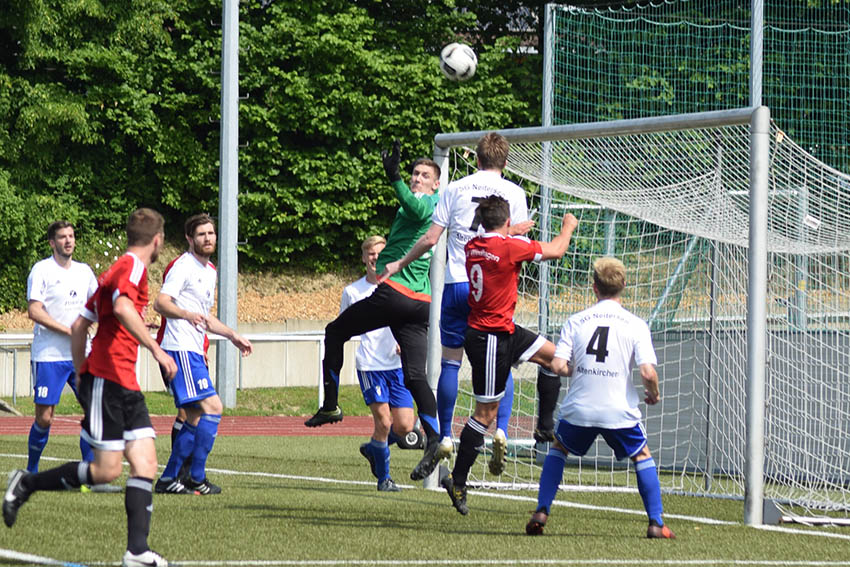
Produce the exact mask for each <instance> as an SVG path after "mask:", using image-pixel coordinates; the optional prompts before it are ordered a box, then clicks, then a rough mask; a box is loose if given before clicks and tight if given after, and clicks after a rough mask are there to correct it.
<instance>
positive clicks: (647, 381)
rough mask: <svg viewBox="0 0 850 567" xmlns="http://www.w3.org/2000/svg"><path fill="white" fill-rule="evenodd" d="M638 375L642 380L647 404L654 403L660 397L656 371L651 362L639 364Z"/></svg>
mask: <svg viewBox="0 0 850 567" xmlns="http://www.w3.org/2000/svg"><path fill="white" fill-rule="evenodd" d="M640 377H641V380H643V388H644V396H645V397H644V399H643V401H645V402H646V403H648V404H649V405H655V404H657V403H658V400H660V399H661V393H660V392H659V391H658V373H657V372H656V371H655V366H654V365H652V364H641V365H640Z"/></svg>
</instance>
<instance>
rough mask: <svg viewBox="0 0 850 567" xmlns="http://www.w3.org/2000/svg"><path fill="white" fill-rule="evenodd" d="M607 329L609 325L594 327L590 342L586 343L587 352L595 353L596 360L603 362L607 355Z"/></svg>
mask: <svg viewBox="0 0 850 567" xmlns="http://www.w3.org/2000/svg"><path fill="white" fill-rule="evenodd" d="M608 329H609V327H596V330H595V331H593V336H591V337H590V342H589V343H587V349H586V350H585V352H586V353H587V354H594V355H596V362H605V358H606V357H607V356H608V348H607V347H608Z"/></svg>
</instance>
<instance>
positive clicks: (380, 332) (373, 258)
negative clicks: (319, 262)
mask: <svg viewBox="0 0 850 567" xmlns="http://www.w3.org/2000/svg"><path fill="white" fill-rule="evenodd" d="M386 245H387V241H386V240H385V239H384V237H383V236H370V237H369V238H367V239H366V240H364V241H363V244H362V245H361V246H360V248H361V250H362V252H363V256H362V259H363V263H364V264H365V265H366V275H365V276H363V277H362V278H360V279H359V280H357V281H356V282H354V283H352V284H349V285H348V286H346V287H345V289H343V290H342V302H341V304H340V306H339V312H340V313H342V312H343V311H345V310H346V309H347V308H348V307H349V306H350V305H352V304H354V303H357V302H358V301H360V300H361V299H365V298H366V297H369V296H370V295H372V292H373V291H375V289H376V288H377V287H378V280H377V276H378V274H377V272H376V271H375V265H376V263H377V261H378V255H379V254H380V253H381V250H383V249H384V247H385V246H386ZM356 361H357V362H356V365H357V379H358V380H359V382H360V390H361V391H362V392H363V400H364V401H365V402H366V405H368V406H369V409H370V410H371V411H372V419H373V421H374V423H375V427H374V430H373V432H372V438H371V439H370V440H369V442H368V443H363V444H362V445H360V453H361V454H362V455H363V456H364V457H366V459H367V460H368V461H369V465H370V467H371V469H372V474H373V475H375V478H377V479H378V490H379V491H381V492H398V491H399V490H400V489H399V487H398V485H396V483H395V482H394V481H393V479H392V478H391V477H390V445H392V444H393V443H395V442H396V441H398V440H399V439H402V438H404V437H405V436H406V435H407V434H408V433H409V432H410V431H411V430H412V429H413V422H414V418H413V396H411V395H410V392H409V391H408V390H407V388H405V387H404V373H403V372H402V369H401V357H400V356H399V347H398V344H397V343H396V340H395V337H394V336H393V334H392V331H390V328H389V327H382V328H380V329H375V330H373V331H369V332H367V333H363V334H362V335H360V346H359V347H357V356H356Z"/></svg>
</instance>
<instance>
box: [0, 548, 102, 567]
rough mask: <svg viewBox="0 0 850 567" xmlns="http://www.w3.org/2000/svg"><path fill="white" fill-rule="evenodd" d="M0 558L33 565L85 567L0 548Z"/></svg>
mask: <svg viewBox="0 0 850 567" xmlns="http://www.w3.org/2000/svg"><path fill="white" fill-rule="evenodd" d="M0 558H3V559H8V560H9V561H16V562H18V563H30V564H35V565H62V566H63V567H85V566H84V565H82V564H80V563H71V562H69V561H60V560H59V559H53V558H52V557H42V556H41V555H33V554H32V553H22V552H20V551H15V550H13V549H3V548H0Z"/></svg>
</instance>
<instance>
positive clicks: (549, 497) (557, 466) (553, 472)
mask: <svg viewBox="0 0 850 567" xmlns="http://www.w3.org/2000/svg"><path fill="white" fill-rule="evenodd" d="M566 464H567V456H566V455H565V454H564V453H563V451H561V450H560V449H556V448H555V447H551V448H550V449H549V454H548V455H546V460H545V461H543V470H542V471H541V472H540V488H539V489H538V491H537V510H542V511H543V512H545V513H546V515H547V516H548V515H549V510H550V509H551V507H552V501H553V500H555V494H557V492H558V486H560V484H561V480H562V479H563V478H564V466H565V465H566Z"/></svg>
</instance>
